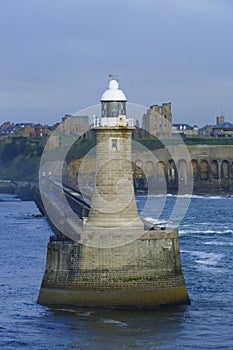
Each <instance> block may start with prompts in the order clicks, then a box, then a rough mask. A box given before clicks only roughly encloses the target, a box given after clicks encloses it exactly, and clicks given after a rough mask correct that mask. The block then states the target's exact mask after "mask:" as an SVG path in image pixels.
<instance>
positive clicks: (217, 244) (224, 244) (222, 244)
mask: <svg viewBox="0 0 233 350" xmlns="http://www.w3.org/2000/svg"><path fill="white" fill-rule="evenodd" d="M203 244H205V245H215V246H233V242H224V241H222V242H218V241H208V242H203Z"/></svg>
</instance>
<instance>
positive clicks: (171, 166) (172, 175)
mask: <svg viewBox="0 0 233 350" xmlns="http://www.w3.org/2000/svg"><path fill="white" fill-rule="evenodd" d="M176 175H177V171H176V165H175V162H174V160H173V159H170V160H169V161H168V164H167V178H168V183H174V182H175V180H176Z"/></svg>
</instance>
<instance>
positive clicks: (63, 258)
mask: <svg viewBox="0 0 233 350" xmlns="http://www.w3.org/2000/svg"><path fill="white" fill-rule="evenodd" d="M38 302H39V303H41V304H46V305H52V304H53V305H55V304H65V305H76V306H80V307H81V306H84V307H86V306H88V307H110V308H139V309H140V308H157V307H159V306H161V305H167V304H189V297H188V293H187V290H186V286H185V282H184V278H183V273H182V268H181V263H180V253H179V241H178V233H177V231H176V230H174V231H171V232H168V231H165V230H155V231H149V232H148V233H146V234H145V235H144V236H143V237H141V238H140V239H137V240H135V241H134V242H132V243H130V244H127V245H124V246H121V247H116V248H93V247H88V246H84V245H81V244H79V243H68V242H61V241H54V242H50V243H49V244H48V253H47V263H46V271H45V274H44V278H43V281H42V286H41V290H40V295H39V300H38Z"/></svg>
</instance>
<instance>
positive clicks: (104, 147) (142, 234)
mask: <svg viewBox="0 0 233 350" xmlns="http://www.w3.org/2000/svg"><path fill="white" fill-rule="evenodd" d="M133 130H134V127H133V123H132V121H131V120H129V119H127V114H126V97H125V95H124V93H123V92H122V91H121V90H120V89H119V85H118V82H117V81H116V80H115V79H113V80H111V81H110V83H109V88H108V89H107V90H106V91H105V92H104V93H103V95H102V97H101V117H100V119H98V120H97V119H96V120H95V125H94V131H95V133H96V139H97V146H96V175H95V185H94V189H93V195H92V201H91V208H90V211H89V216H88V217H87V218H83V221H82V222H83V224H82V232H81V234H80V235H78V234H77V237H78V238H77V239H76V240H75V241H72V240H71V239H69V240H64V239H63V240H61V239H59V236H57V239H53V240H51V241H50V242H49V243H48V251H47V261H46V269H45V273H44V277H43V281H42V285H41V289H40V294H39V298H38V302H39V303H41V304H45V305H59V304H61V305H76V306H78V307H100V308H116V309H153V308H157V307H160V306H165V305H172V304H189V302H190V301H189V296H188V292H187V289H186V285H185V281H184V277H183V272H182V267H181V261H180V248H179V238H178V232H177V230H176V229H170V230H169V229H168V230H166V229H165V228H163V229H162V228H159V227H156V226H153V227H151V226H150V227H149V228H148V227H147V230H146V229H145V228H144V223H143V222H142V221H141V219H140V217H139V215H138V211H137V206H136V201H135V196H134V190H133V178H132V161H131V135H132V131H133ZM53 198H54V193H53ZM50 206H54V210H55V208H56V210H59V211H61V210H60V209H59V208H57V206H58V205H57V203H55V205H54V204H53V203H52V202H50ZM146 226H147V225H146ZM64 227H66V226H65V224H64ZM66 234H67V232H65V229H64V232H63V235H64V236H66ZM67 236H68V234H67ZM68 237H69V236H68Z"/></svg>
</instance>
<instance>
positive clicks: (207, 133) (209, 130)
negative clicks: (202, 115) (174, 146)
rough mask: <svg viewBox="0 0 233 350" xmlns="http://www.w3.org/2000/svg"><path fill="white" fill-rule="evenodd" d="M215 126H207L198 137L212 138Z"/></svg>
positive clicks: (199, 131) (200, 131)
mask: <svg viewBox="0 0 233 350" xmlns="http://www.w3.org/2000/svg"><path fill="white" fill-rule="evenodd" d="M213 127H214V125H205V126H203V127H202V128H200V129H199V130H198V135H200V136H203V137H211V136H212V130H213Z"/></svg>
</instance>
